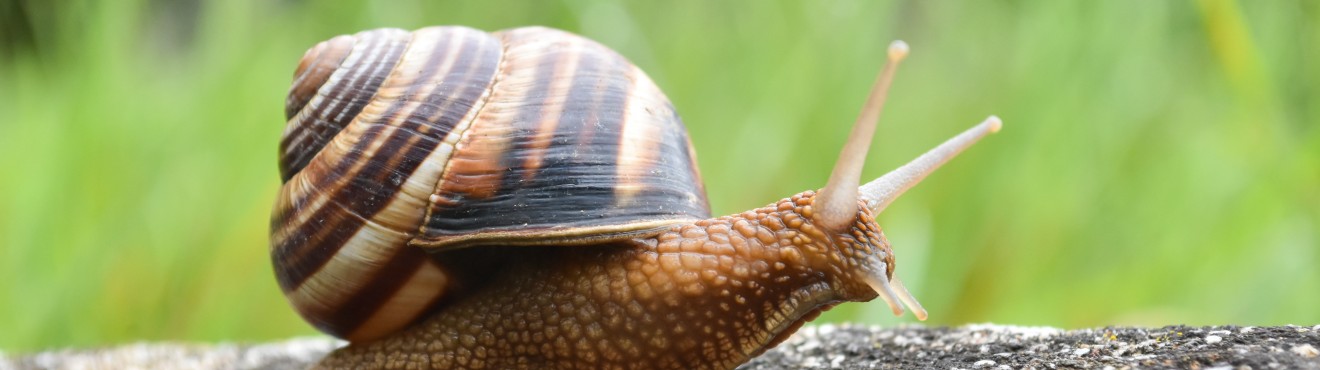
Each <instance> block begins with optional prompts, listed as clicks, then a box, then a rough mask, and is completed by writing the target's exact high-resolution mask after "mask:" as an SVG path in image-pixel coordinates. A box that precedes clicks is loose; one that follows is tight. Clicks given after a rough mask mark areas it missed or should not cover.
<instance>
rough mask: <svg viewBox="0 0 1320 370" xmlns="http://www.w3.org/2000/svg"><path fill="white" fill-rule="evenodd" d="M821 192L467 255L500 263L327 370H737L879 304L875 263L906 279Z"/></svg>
mask: <svg viewBox="0 0 1320 370" xmlns="http://www.w3.org/2000/svg"><path fill="white" fill-rule="evenodd" d="M813 195H814V194H813V193H812V192H805V193H802V194H798V195H796V196H794V197H792V198H790V199H784V200H781V201H779V202H778V203H776V204H772V205H770V206H768V207H765V208H760V209H757V210H753V211H748V212H744V213H741V214H736V215H731V216H726V217H721V218H716V219H709V220H703V221H699V222H697V223H694V224H690V225H683V226H676V227H674V228H672V229H670V230H667V231H665V232H664V233H662V234H660V235H657V236H654V237H651V238H647V239H638V240H633V241H631V242H626V243H619V244H612V245H600V246H588V247H573V248H568V247H544V248H541V247H507V248H498V247H484V248H483V247H478V248H470V249H468V250H465V251H455V252H460V253H479V254H486V255H490V256H500V257H499V258H498V259H499V260H500V261H499V262H497V263H496V265H498V266H469V268H468V269H467V270H469V272H468V273H467V274H468V277H469V278H471V279H472V280H469V281H478V282H480V283H476V284H472V285H471V286H468V287H465V289H466V290H467V291H468V292H469V293H467V294H462V295H460V297H457V298H455V300H454V301H451V302H450V303H449V304H448V305H446V306H445V307H442V308H441V309H440V310H439V311H438V312H436V313H434V314H432V315H431V316H430V317H428V318H426V319H424V320H423V321H422V322H419V323H417V324H415V325H412V326H410V327H409V328H407V329H406V330H404V331H402V332H399V333H396V334H394V335H392V336H389V337H386V338H384V339H382V340H378V341H375V342H369V343H361V344H354V345H351V346H349V347H346V348H343V349H340V350H338V351H336V352H334V353H333V354H331V355H330V356H329V357H328V358H326V359H325V360H324V361H322V362H321V363H320V364H319V365H318V367H319V368H391V369H393V368H400V369H402V368H437V369H449V368H472V369H483V368H493V369H504V368H533V369H645V368H655V369H731V368H734V367H736V366H737V365H738V364H741V363H743V362H745V361H747V360H749V359H750V358H751V357H753V356H756V355H758V354H760V353H762V352H764V351H765V350H766V349H769V348H771V347H773V346H774V345H776V344H778V343H779V342H780V341H782V340H783V339H784V338H787V337H788V335H790V334H792V332H793V331H795V330H797V328H798V327H799V326H800V325H801V324H802V323H805V322H806V321H809V320H811V319H814V318H815V317H816V316H817V315H818V314H819V313H820V312H821V311H823V310H825V309H828V308H830V307H832V306H833V305H835V304H837V303H839V302H843V301H869V300H871V299H874V298H875V297H876V293H875V292H874V291H873V290H872V289H871V288H870V287H869V286H867V285H866V283H864V282H863V280H862V279H861V276H860V274H862V273H864V272H863V271H864V270H865V268H866V267H867V266H866V265H867V264H874V263H875V262H877V261H879V262H884V263H885V267H886V268H887V271H885V273H886V274H887V275H889V274H892V272H893V270H892V269H893V257H892V256H893V254H892V252H891V251H890V249H889V245H888V242H887V241H886V240H885V238H884V236H883V235H882V234H881V232H880V229H879V227H878V226H877V225H876V224H875V221H874V219H873V218H872V216H871V214H870V212H869V211H867V210H866V207H859V212H858V217H857V221H856V222H855V223H854V224H853V227H852V228H851V229H850V230H847V231H846V232H843V233H838V234H829V233H826V232H824V231H823V230H820V229H818V228H816V227H815V226H814V225H812V224H811V222H810V215H811V206H810V204H811V197H812V196H813ZM482 277H485V279H484V281H482V280H483V279H482Z"/></svg>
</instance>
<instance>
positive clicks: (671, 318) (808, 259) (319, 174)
mask: <svg viewBox="0 0 1320 370" xmlns="http://www.w3.org/2000/svg"><path fill="white" fill-rule="evenodd" d="M896 45H897V44H896ZM900 46H901V45H900ZM904 48H905V46H904ZM904 48H898V47H897V46H896V47H893V48H891V63H890V64H889V65H890V66H891V67H890V68H887V69H886V71H885V72H884V73H882V75H881V78H880V80H879V81H878V82H877V88H876V90H875V92H873V93H872V97H871V99H870V100H869V101H868V104H867V108H866V110H864V114H863V115H862V118H859V120H858V124H857V126H855V127H854V134H853V137H852V138H850V142H849V144H848V146H847V147H845V150H844V152H843V154H842V155H841V157H840V164H839V165H838V167H836V168H835V171H834V174H833V175H832V176H831V178H830V180H829V183H828V184H827V185H826V187H825V188H823V189H821V190H820V191H819V192H813V191H807V192H803V193H800V194H798V195H795V196H792V197H789V198H786V199H784V200H781V201H779V202H776V203H773V204H770V205H768V206H766V207H763V208H759V209H755V210H752V211H747V212H743V213H740V214H735V215H729V216H724V217H719V218H711V217H710V211H709V207H708V205H707V200H706V195H705V191H704V187H703V185H702V183H701V178H700V174H699V171H698V170H697V167H696V164H695V153H694V152H693V150H692V149H691V144H690V142H689V140H688V138H687V133H686V130H685V129H684V128H683V125H682V123H681V121H680V120H679V119H678V116H677V114H676V113H675V112H674V109H673V107H672V106H671V105H670V103H669V101H668V99H667V98H666V97H665V96H664V94H663V93H661V92H660V90H659V88H657V87H656V86H655V85H654V83H652V82H651V80H650V79H649V78H648V77H647V76H646V75H645V73H643V72H641V70H639V69H637V68H636V67H635V66H633V65H632V64H631V63H629V62H628V61H627V60H626V59H624V58H623V57H621V56H619V55H618V54H617V53H614V52H613V51H611V50H609V49H608V48H606V47H604V46H601V45H600V44H597V43H595V42H593V41H590V40H587V39H585V38H582V37H579V36H576V35H573V34H570V33H567V32H563V31H558V30H552V29H547V28H540V27H530V28H519V29H512V30H505V31H500V32H496V33H485V32H482V31H478V30H473V29H469V28H464V27H431V28H424V29H421V30H417V31H414V32H407V31H403V30H397V29H381V30H371V31H365V32H362V33H358V34H356V35H352V36H339V37H336V38H333V39H331V40H328V41H325V42H322V43H320V44H318V45H317V46H315V47H313V48H312V49H311V50H309V51H308V52H307V54H306V55H305V56H304V58H303V60H302V62H301V63H300V64H299V67H298V69H297V71H296V72H295V81H294V86H293V87H292V88H291V89H290V93H289V98H288V99H287V101H286V118H288V124H287V125H286V129H285V132H284V137H283V139H282V141H281V145H280V149H281V152H280V154H281V157H280V170H281V176H282V178H283V180H284V185H283V186H282V187H281V190H280V194H279V198H278V200H277V202H276V205H275V208H274V211H273V214H272V221H271V225H272V226H271V228H272V232H271V256H272V262H273V263H274V265H275V270H276V277H277V281H278V282H279V283H280V286H281V288H282V290H283V291H284V293H285V295H286V296H287V297H288V298H289V300H290V302H291V304H292V306H293V307H294V308H295V310H297V311H298V312H299V314H301V315H302V316H303V317H304V318H305V319H307V320H308V322H309V323H311V324H312V325H313V326H315V327H317V328H318V329H320V330H322V331H324V332H326V333H328V334H331V335H335V336H337V337H341V338H345V339H348V340H349V341H350V342H351V344H350V345H349V346H348V347H345V348H343V349H340V350H338V351H336V352H334V353H333V354H331V355H330V356H329V357H327V358H326V359H325V360H324V361H323V362H322V363H320V364H319V365H318V366H320V367H325V368H404V367H409V368H428V367H429V368H647V367H651V368H716V369H719V368H733V367H736V366H737V365H738V364H740V363H743V362H745V361H746V360H748V359H750V358H751V357H753V356H755V355H757V354H759V353H761V352H763V351H765V350H766V349H768V348H771V347H773V346H774V345H775V344H777V343H778V342H780V341H782V340H784V339H785V338H787V337H788V336H789V335H790V334H792V333H793V331H795V330H796V329H797V327H799V326H800V325H802V324H803V323H805V322H806V321H809V320H811V319H813V318H814V317H815V316H816V315H817V314H819V313H820V312H821V311H823V310H826V309H828V308H829V307H833V306H834V305H836V304H838V303H841V302H845V301H869V300H871V299H874V298H875V297H877V296H879V297H882V298H884V299H885V300H886V301H887V302H889V303H890V306H891V308H892V309H893V310H894V312H895V314H901V313H902V308H901V306H900V305H899V302H902V303H905V304H907V305H908V306H909V307H911V308H912V309H913V310H914V312H916V313H917V315H918V317H919V318H922V319H924V317H925V311H924V310H923V309H922V308H921V307H920V305H919V304H917V303H916V300H915V299H913V298H912V297H911V295H910V294H908V293H907V291H906V289H905V288H904V287H903V285H902V283H901V281H899V280H897V279H896V278H895V277H894V276H893V268H894V258H893V252H892V250H891V249H890V247H889V243H888V242H887V241H886V240H885V238H884V235H883V234H882V233H881V231H880V228H879V226H878V225H876V223H875V221H874V219H873V215H874V214H875V213H877V212H879V211H880V209H882V208H883V207H884V205H887V204H888V202H890V201H892V200H893V198H894V197H896V196H897V195H898V194H901V193H902V191H903V190H906V189H907V188H908V187H911V186H912V185H914V184H915V183H916V182H917V181H920V180H921V178H923V177H924V176H925V175H926V174H928V173H930V171H933V170H934V168H936V167H938V166H939V165H940V164H942V163H943V162H944V161H947V160H948V159H949V158H952V157H953V156H954V155H956V154H957V153H958V152H960V151H961V150H962V149H965V148H966V147H967V146H969V145H970V144H971V143H972V142H975V141H976V140H977V139H979V138H980V137H982V136H984V135H985V134H988V133H990V132H993V131H995V130H997V129H998V127H999V123H998V120H997V119H995V118H993V117H992V118H991V119H988V120H987V121H986V122H984V123H982V124H981V125H978V126H977V127H975V128H973V129H971V130H968V131H967V132H965V133H964V134H962V135H960V136H958V137H955V138H954V139H951V140H950V141H948V142H946V143H944V144H942V145H941V146H940V147H937V148H936V149H934V150H932V151H930V152H928V153H927V154H925V155H923V156H922V157H920V158H918V159H917V160H916V161H913V162H912V163H911V164H909V165H907V166H904V167H903V168H900V169H899V170H896V171H894V172H892V173H890V174H888V175H885V176H884V177H881V178H880V179H877V180H875V181H872V182H870V183H868V184H866V185H864V186H861V187H860V188H859V186H858V185H859V184H858V182H859V181H858V177H859V176H860V171H861V163H862V162H861V159H860V158H862V157H864V156H865V152H866V149H867V148H866V146H867V145H869V141H870V136H871V131H873V129H874V121H875V120H876V117H877V116H878V113H879V108H880V105H882V102H883V98H884V91H885V87H886V86H887V85H888V81H889V80H890V79H891V78H892V71H893V69H892V66H893V65H895V64H896V62H897V60H899V59H901V58H902V55H904V54H905V52H906V51H905V49H904ZM859 130H860V134H859ZM859 148H860V149H859Z"/></svg>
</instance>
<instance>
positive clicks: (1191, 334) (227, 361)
mask: <svg viewBox="0 0 1320 370" xmlns="http://www.w3.org/2000/svg"><path fill="white" fill-rule="evenodd" d="M342 343H343V342H340V341H336V340H332V339H325V338H305V339H293V340H288V341H283V342H272V343H265V344H255V345H236V344H216V345H201V344H196V345H194V344H170V343H155V344H132V345H125V346H119V347H110V348H102V349H85V350H60V351H50V352H42V353H37V354H30V355H20V356H10V357H5V356H4V355H3V354H0V370H10V369H297V368H302V367H305V366H306V365H308V364H310V363H311V362H313V361H315V360H316V359H318V358H320V357H321V356H323V355H324V354H325V353H326V352H329V351H330V350H331V349H333V348H335V347H337V346H339V345H342ZM739 369H743V370H768V369H995V370H998V369H1207V370H1208V369H1224V370H1228V369H1232V370H1240V369H1320V325H1316V326H1279V327H1238V326H1212V327H1186V326H1167V327H1163V328H1126V327H1115V328H1097V329H1084V330H1070V331H1064V330H1060V329H1054V328H1037V327H1019V326H1000V325H968V326H962V327H957V328H928V327H920V326H904V327H897V328H877V327H868V326H853V325H822V326H811V327H806V328H803V329H802V330H801V331H800V332H798V333H797V335H794V336H793V338H792V339H790V340H788V341H787V342H785V343H784V344H781V345H780V346H779V347H778V348H775V349H774V350H771V351H769V352H767V353H766V354H765V355H762V356H761V357H758V358H756V359H754V360H752V361H751V362H750V363H748V364H746V365H743V366H742V367H740V368H739Z"/></svg>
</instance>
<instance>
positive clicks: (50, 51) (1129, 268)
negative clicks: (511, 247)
mask: <svg viewBox="0 0 1320 370" xmlns="http://www.w3.org/2000/svg"><path fill="white" fill-rule="evenodd" d="M55 4H59V5H58V6H57V5H55ZM1318 5H1320V4H1317V3H1312V2H1305V1H1278V2H1243V3H1236V2H1232V1H1200V2H1185V1H1162V2H1152V1H1139V0H1131V1H1106V2H1087V3H1081V2H1007V1H996V2H957V3H955V2H916V1H913V2H873V1H828V2H821V1H808V2H787V1H784V2H771V1H743V2H728V3H710V4H708V3H706V2H698V1H679V2H672V3H670V2H664V3H661V2H655V3H640V2H628V3H607V2H592V1H563V2H557V1H556V2H526V3H521V2H502V1H493V2H432V1H420V0H418V1H376V2H366V1H337V2H331V1H323V2H313V1H279V2H268V1H254V0H231V1H200V0H199V1H182V2H167V1H119V2H113V4H112V2H105V1H85V0H71V1H62V2H45V1H35V0H16V1H10V2H8V3H5V4H0V32H4V34H0V41H3V42H4V44H3V47H0V53H3V54H0V349H5V350H9V351H29V350H36V349H40V348H48V347H61V346H93V345H105V344H112V343H122V342H128V341H135V340H166V339H181V340H197V341H218V340H263V339H271V338H281V337H288V336H294V335H307V334H312V333H314V331H313V330H312V329H311V328H310V327H309V326H308V325H306V324H304V323H303V322H302V321H301V320H300V319H299V318H297V317H296V315H294V313H293V312H292V310H291V309H289V308H288V306H287V304H286V303H285V302H284V299H283V297H282V296H281V295H280V293H279V290H278V289H277V287H276V285H275V281H274V278H273V274H272V272H271V267H270V266H269V261H268V258H267V255H266V248H267V245H266V232H267V222H268V212H269V208H270V206H271V204H272V202H273V197H274V194H275V192H276V189H277V187H278V186H279V181H278V177H277V174H276V165H275V157H276V156H275V147H276V143H277V140H278V137H279V135H280V132H281V129H282V126H283V120H282V109H283V108H282V106H281V105H282V103H283V100H284V94H285V92H286V89H287V88H288V83H289V80H290V76H291V74H292V71H293V68H294V66H295V63H296V62H297V60H298V58H299V57H300V56H301V55H302V53H303V51H304V50H305V49H306V48H307V47H309V46H311V45H313V44H314V43H316V42H317V41H320V40H323V39H327V38H329V37H331V36H333V35H337V34H343V33H352V32H356V31H359V30H362V29H366V28H373V27H384V26H393V27H401V28H409V29H411V28H418V27H422V26H426V25H435V24H464V25H469V26H473V27H477V28H482V29H486V30H495V29H500V28H506V27H514V26H518V25H530V24H540V25H547V26H552V27H557V28H563V29H567V30H570V31H573V32H577V33H580V34H583V35H586V36H588V37H591V38H593V39H596V40H599V41H601V42H602V43H605V44H606V45H609V46H611V47H613V48H615V49H616V50H618V51H619V52H620V53H622V54H623V55H625V56H627V57H629V58H630V59H632V60H633V62H634V63H636V64H637V65H639V66H640V67H641V68H643V69H644V70H646V71H647V72H648V73H649V74H650V75H651V76H652V77H653V78H654V79H655V80H656V82H657V83H658V84H659V85H660V86H661V87H662V88H663V89H664V90H665V91H666V92H667V93H668V95H669V97H670V99H671V100H673V101H674V103H675V105H676V106H677V107H678V110H679V112H680V113H681V114H682V116H683V118H684V120H685V122H686V123H687V124H688V126H689V129H690V131H691V132H692V137H693V141H694V143H695V145H696V146H697V151H698V153H699V161H700V165H701V168H702V171H703V174H704V175H705V177H706V182H707V188H708V189H709V192H710V197H711V199H712V203H713V204H712V205H713V207H714V208H715V212H716V213H720V214H725V213H732V212H737V211H741V210H744V209H748V208H752V207H757V206H761V205H764V204H766V203H769V202H772V201H774V200H776V199H778V198H780V197H784V196H787V195H790V194H793V193H795V192H798V191H801V190H804V189H808V188H816V187H819V186H821V185H823V183H824V180H825V177H826V176H827V174H828V172H829V170H830V166H831V164H832V162H833V160H834V158H835V157H836V156H837V153H838V148H839V147H840V145H841V143H842V142H843V140H844V137H845V136H846V135H847V132H848V127H849V125H850V124H851V122H852V120H853V117H854V115H855V114H856V112H857V110H858V108H859V106H860V104H861V102H862V100H863V99H864V96H865V93H866V90H867V88H868V85H869V84H870V82H871V81H872V78H873V76H874V74H875V73H876V71H877V70H878V68H879V65H880V63H881V62H882V60H883V58H884V56H883V55H884V52H885V51H884V46H885V44H886V43H887V42H888V41H889V40H891V39H894V38H902V39H905V40H906V41H908V43H909V44H911V45H912V47H913V54H912V55H911V57H910V58H909V60H908V62H906V63H905V66H904V68H903V70H901V71H900V72H899V77H898V79H897V81H896V83H895V85H894V91H893V93H892V95H891V99H890V101H889V104H888V110H887V111H886V112H885V115H884V118H883V119H882V122H881V126H880V128H879V134H878V137H877V140H876V144H875V148H873V149H872V159H870V161H869V163H868V166H867V176H878V175H879V174H882V173H884V172H885V171H887V170H889V169H891V168H893V167H895V166H897V165H899V164H901V163H903V162H905V161H907V160H908V159H910V158H912V157H914V156H915V155H917V154H919V153H921V152H922V151H924V150H925V149H927V148H928V147H930V146H932V145H934V144H936V143H938V142H940V141H941V140H943V139H944V138H946V137H948V136H950V135H953V134H954V133H956V132H958V131H960V130H962V129H964V128H966V127H969V126H970V125H972V124H974V123H976V122H978V121H979V120H980V119H982V118H984V117H985V116H986V115H989V114H998V115H1000V116H1001V117H1003V118H1004V120H1005V127H1004V130H1003V131H1002V132H1001V133H999V134H998V135H995V136H992V137H990V138H988V139H987V140H985V141H984V142H983V143H982V144H980V145H979V146H977V147H975V148H973V149H971V150H970V151H968V152H967V153H966V154H965V155H964V156H963V157H962V158H959V159H957V160H955V161H953V162H952V163H951V164H950V165H949V166H946V168H945V169H943V170H941V171H940V173H938V174H936V175H934V176H932V177H931V178H930V179H928V180H927V181H926V183H924V184H922V185H921V186H919V187H918V188H916V189H915V190H914V191H913V192H911V193H910V194H909V195H907V196H906V197H905V198H903V199H901V200H899V201H898V202H896V203H895V204H894V205H893V206H892V207H891V208H890V209H889V210H888V211H886V212H885V214H883V215H881V216H880V222H881V225H883V226H884V227H885V230H886V233H887V235H888V237H889V239H890V240H891V241H892V242H893V244H894V246H895V249H896V252H897V253H898V259H899V261H900V262H899V267H898V271H899V273H900V274H901V275H902V276H904V279H905V280H906V281H908V282H909V285H910V287H911V288H912V289H913V290H914V294H916V295H917V296H918V297H919V298H920V299H922V301H923V303H925V304H926V306H927V308H929V309H930V312H931V320H930V321H929V322H928V323H929V324H934V325H956V324H962V323H968V322H984V321H993V322H998V323H1010V324H1026V325H1054V326H1063V327H1083V326H1096V325H1110V324H1144V325H1163V324H1174V323H1181V324H1194V325H1196V324H1241V325H1275V324H1285V323H1296V324H1315V323H1320V309H1318V307H1320V294H1316V292H1320V269H1318V268H1316V266H1317V264H1320V231H1318V230H1320V125H1317V123H1320V67H1317V66H1320V47H1317V45H1320V6H1318ZM19 20H23V22H18V21H19ZM824 319H825V320H839V321H843V320H847V321H865V322H872V323H880V324H886V325H892V324H895V323H897V322H907V321H911V320H912V319H911V317H910V316H908V317H905V318H901V319H895V318H892V317H890V316H889V315H888V314H887V312H886V310H885V309H883V308H882V307H881V306H877V305H875V304H868V305H860V304H851V305H844V306H841V307H839V308H838V309H836V310H834V311H831V312H830V313H828V314H827V315H826V317H825V318H824Z"/></svg>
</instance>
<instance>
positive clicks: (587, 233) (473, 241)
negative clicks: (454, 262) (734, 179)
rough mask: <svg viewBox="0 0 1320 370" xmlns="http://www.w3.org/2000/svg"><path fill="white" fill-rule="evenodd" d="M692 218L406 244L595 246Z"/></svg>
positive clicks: (431, 247)
mask: <svg viewBox="0 0 1320 370" xmlns="http://www.w3.org/2000/svg"><path fill="white" fill-rule="evenodd" d="M695 220H696V219H690V218H675V219H664V220H652V221H642V222H633V223H626V224H618V225H600V226H587V227H566V228H529V229H511V230H500V231H491V232H482V233H472V234H452V235H450V234H442V235H425V234H423V235H418V237H416V238H414V239H412V240H411V241H409V242H408V244H409V245H412V246H415V247H420V248H423V249H426V250H428V251H432V252H438V251H444V250H450V249H458V248H467V247H473V246H479V245H512V246H547V245H595V244H604V243H609V242H616V241H623V240H630V239H638V238H646V237H650V236H654V235H658V234H660V233H661V232H664V231H665V230H666V229H669V228H671V227H673V226H675V225H681V224H688V223H692V222H693V221H695Z"/></svg>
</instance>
